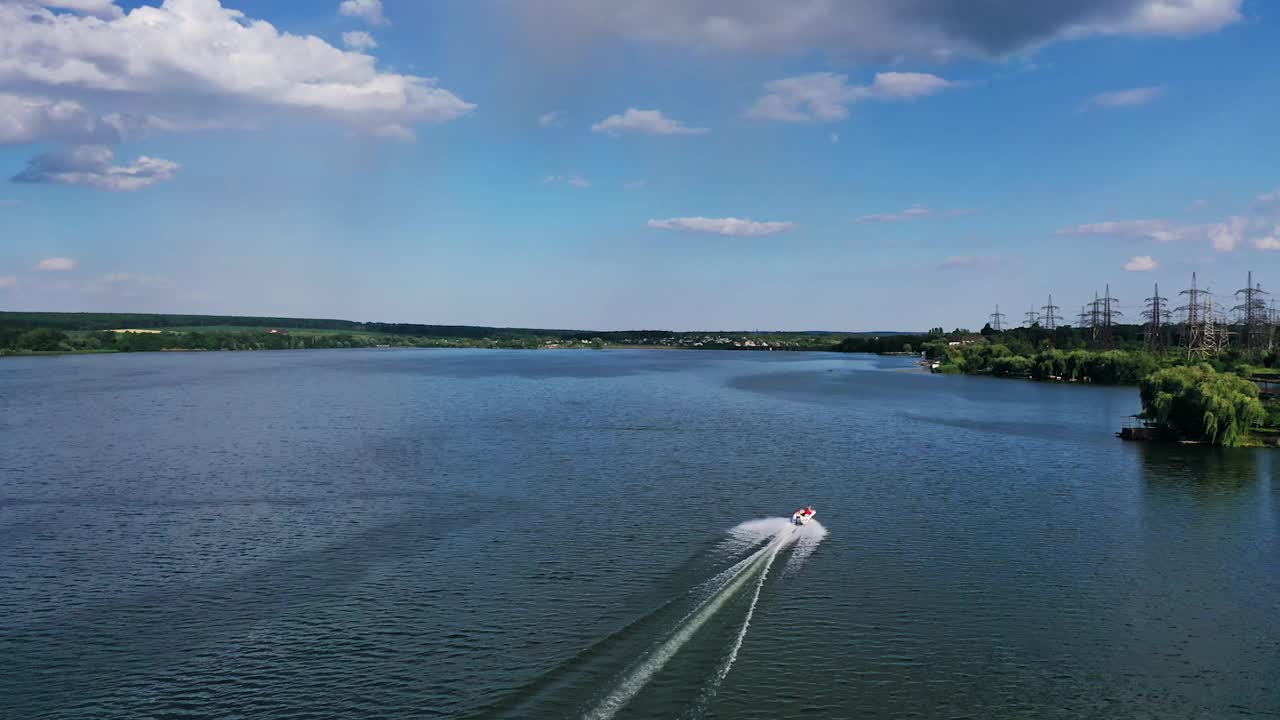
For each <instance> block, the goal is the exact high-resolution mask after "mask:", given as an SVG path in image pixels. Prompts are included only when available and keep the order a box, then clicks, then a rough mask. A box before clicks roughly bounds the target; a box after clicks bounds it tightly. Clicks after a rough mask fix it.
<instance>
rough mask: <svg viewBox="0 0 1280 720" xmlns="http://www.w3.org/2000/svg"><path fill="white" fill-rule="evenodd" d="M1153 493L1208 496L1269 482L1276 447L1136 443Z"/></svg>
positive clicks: (1148, 485)
mask: <svg viewBox="0 0 1280 720" xmlns="http://www.w3.org/2000/svg"><path fill="white" fill-rule="evenodd" d="M1134 446H1135V447H1136V448H1137V450H1138V455H1139V457H1140V458H1141V461H1142V474H1143V479H1144V480H1145V481H1146V484H1147V488H1148V491H1149V492H1174V491H1176V492H1185V493H1189V494H1191V495H1193V496H1197V497H1202V498H1207V497H1209V496H1212V495H1215V494H1230V493H1235V492H1240V491H1242V490H1246V489H1249V488H1253V487H1255V486H1256V485H1257V484H1258V483H1264V484H1269V481H1270V479H1271V474H1272V459H1273V456H1274V455H1275V451H1274V450H1269V449H1253V448H1212V447H1204V446H1201V445H1177V444H1169V443H1156V442H1138V443H1134Z"/></svg>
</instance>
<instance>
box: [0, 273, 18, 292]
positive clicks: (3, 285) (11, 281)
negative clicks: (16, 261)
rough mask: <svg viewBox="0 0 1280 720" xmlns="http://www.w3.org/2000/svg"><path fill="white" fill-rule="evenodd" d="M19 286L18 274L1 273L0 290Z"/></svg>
mask: <svg viewBox="0 0 1280 720" xmlns="http://www.w3.org/2000/svg"><path fill="white" fill-rule="evenodd" d="M17 286H18V278H17V276H16V275H0V290H7V289H8V288H11V287H17Z"/></svg>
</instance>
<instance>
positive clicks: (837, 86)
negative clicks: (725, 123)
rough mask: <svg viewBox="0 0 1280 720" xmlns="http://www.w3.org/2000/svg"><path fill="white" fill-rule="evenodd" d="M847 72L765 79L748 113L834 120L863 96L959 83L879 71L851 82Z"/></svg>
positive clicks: (908, 93)
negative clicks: (863, 80) (863, 81)
mask: <svg viewBox="0 0 1280 720" xmlns="http://www.w3.org/2000/svg"><path fill="white" fill-rule="evenodd" d="M848 80H849V78H848V77H847V76H845V75H836V74H835V73H829V72H818V73H810V74H808V75H799V76H796V77H789V78H783V79H781V80H772V81H770V82H767V83H765V86H764V88H765V94H764V95H763V96H761V97H760V98H759V99H757V100H756V101H755V103H754V104H752V106H751V107H750V108H748V109H747V112H746V115H747V117H754V118H762V119H765V120H780V121H783V122H813V121H819V122H831V121H835V120H843V119H845V118H847V117H849V106H850V105H852V104H853V103H856V102H859V101H861V100H909V99H912V98H917V97H923V96H925V95H932V94H934V93H937V92H940V91H942V90H945V89H947V88H949V87H953V86H954V85H955V83H953V82H951V81H949V80H945V79H943V78H940V77H938V76H937V75H930V74H928V73H903V72H884V73H876V76H875V79H874V80H872V82H871V84H870V85H850V84H849V82H848Z"/></svg>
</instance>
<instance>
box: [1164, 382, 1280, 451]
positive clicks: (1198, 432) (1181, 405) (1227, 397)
mask: <svg viewBox="0 0 1280 720" xmlns="http://www.w3.org/2000/svg"><path fill="white" fill-rule="evenodd" d="M1140 393H1141V397H1142V408H1143V414H1144V416H1146V417H1147V418H1148V419H1151V420H1154V421H1156V422H1157V423H1159V424H1160V426H1161V427H1164V428H1165V429H1166V430H1167V431H1169V432H1170V433H1172V434H1173V435H1175V436H1177V437H1182V438H1188V439H1194V440H1204V441H1205V442H1208V443H1211V444H1214V445H1222V446H1226V447H1235V446H1238V445H1242V444H1244V443H1245V441H1246V440H1247V439H1248V437H1249V432H1250V430H1251V428H1253V427H1254V426H1255V425H1258V424H1261V423H1262V422H1263V421H1264V420H1265V418H1266V411H1265V410H1264V408H1263V406H1262V402H1261V401H1260V400H1259V399H1258V386H1257V385H1254V384H1253V383H1251V382H1249V381H1248V380H1246V379H1245V378H1242V377H1240V376H1238V375H1233V374H1230V373H1220V372H1217V371H1216V370H1214V369H1213V368H1212V367H1211V366H1209V365H1208V364H1200V365H1195V366H1184V367H1172V368H1165V369H1164V370H1159V371H1157V372H1154V373H1152V374H1151V375H1149V376H1147V377H1146V378H1145V379H1143V381H1142V384H1141V386H1140Z"/></svg>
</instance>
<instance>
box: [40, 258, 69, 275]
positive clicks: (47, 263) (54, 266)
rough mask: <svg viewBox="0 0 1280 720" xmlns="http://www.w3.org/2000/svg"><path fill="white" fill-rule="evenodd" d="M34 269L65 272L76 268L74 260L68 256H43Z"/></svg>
mask: <svg viewBox="0 0 1280 720" xmlns="http://www.w3.org/2000/svg"><path fill="white" fill-rule="evenodd" d="M36 269H37V270H43V271H45V272H66V271H68V270H75V269H76V261H75V259H74V258H69V257H51V258H45V259H44V260H41V261H40V262H39V263H37V264H36Z"/></svg>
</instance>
